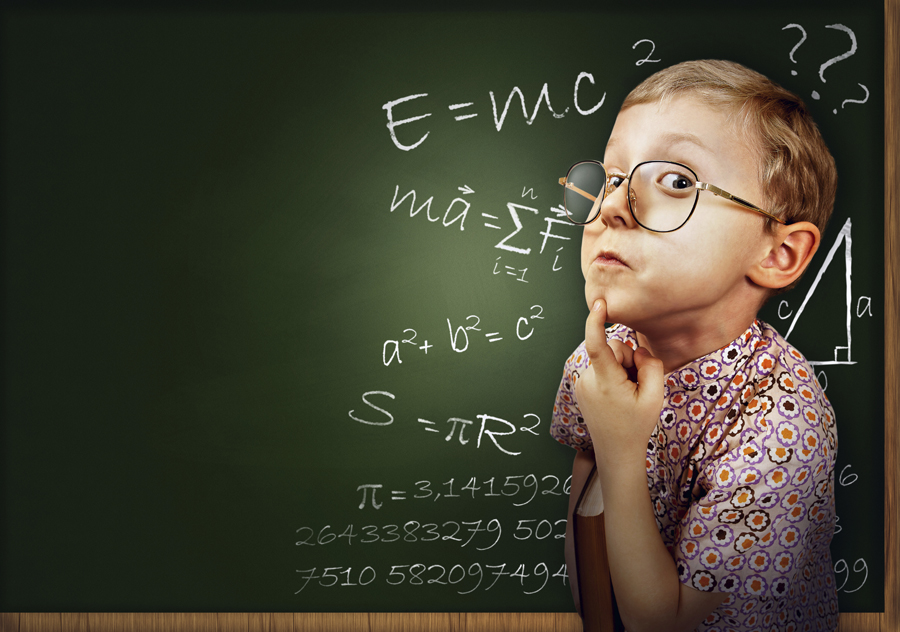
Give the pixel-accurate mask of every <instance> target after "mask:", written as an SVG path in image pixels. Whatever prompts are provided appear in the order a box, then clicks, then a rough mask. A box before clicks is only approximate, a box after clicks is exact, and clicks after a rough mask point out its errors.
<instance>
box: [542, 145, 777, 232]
mask: <svg viewBox="0 0 900 632" xmlns="http://www.w3.org/2000/svg"><path fill="white" fill-rule="evenodd" d="M651 162H662V163H665V164H669V165H677V166H679V167H682V168H684V169H687V170H688V171H690V172H691V173H692V174H693V176H694V180H695V184H694V189H696V191H695V193H694V204H693V205H692V206H691V212H690V213H688V215H687V217H686V218H685V219H684V221H683V222H681V224H679V225H678V226H676V227H675V228H670V229H668V230H656V229H655V228H650V227H649V226H645V225H644V224H642V223H641V221H640V220H639V219H638V218H637V216H636V215H635V214H634V206H633V205H632V203H633V201H634V191H632V190H631V178H632V176H633V175H634V172H635V171H637V169H638V167H640V166H641V165H646V164H648V163H651ZM584 164H594V165H597V166H599V167H600V168H601V169H603V173H605V174H606V186H605V187H603V195H602V196H601V197H600V200H599V202H598V201H597V198H596V197H595V196H593V195H591V194H590V193H588V192H587V191H583V190H582V189H579V188H578V187H576V186H575V185H574V184H572V183H571V182H569V181H568V178H569V174H570V173H572V169H574V168H575V167H577V166H578V165H584ZM613 177H618V178H622V184H624V183H625V180H627V181H628V195H627V196H626V197H627V198H628V210H629V212H630V213H631V217H632V218H633V219H634V221H635V222H637V224H638V226H640V227H641V228H645V229H647V230H649V231H651V232H654V233H672V232H675V231H676V230H678V229H679V228H682V227H683V226H684V225H685V224H687V223H688V220H689V219H691V216H693V214H694V210H695V209H696V208H697V200H699V199H700V191H709V192H710V193H712V194H713V195H717V196H718V197H721V198H724V199H726V200H730V201H732V202H736V203H737V204H739V205H740V206H742V207H744V208H746V209H747V210H750V211H754V212H756V213H759V214H760V215H764V216H765V217H768V218H769V219H772V220H775V221H776V222H778V223H779V224H787V222H786V221H784V220H783V219H781V218H778V217H775V215H773V214H772V213H770V212H768V211H764V210H763V209H761V208H759V207H758V206H756V205H755V204H752V203H751V202H748V201H747V200H745V199H743V198H739V197H738V196H736V195H734V194H732V193H729V192H728V191H725V190H724V189H721V188H719V187H717V186H715V185H714V184H710V183H708V182H700V178H699V177H698V176H697V173H696V172H695V171H694V170H693V169H691V168H690V167H688V166H687V165H685V164H682V163H680V162H675V161H673V160H645V161H643V162H639V163H638V164H636V165H635V166H634V169H632V170H631V174H629V175H625V174H624V173H619V172H611V171H610V170H609V169H607V168H606V165H604V164H603V163H602V162H600V161H599V160H581V161H579V162H576V163H575V164H574V165H572V166H571V167H569V170H568V171H567V172H566V175H565V177H563V178H560V179H559V183H560V184H561V185H562V186H563V187H564V188H566V189H568V190H570V191H574V192H575V193H577V194H578V195H581V196H583V197H585V198H587V199H589V200H591V201H592V202H594V203H595V204H597V206H598V208H597V212H596V214H595V215H594V217H592V218H591V219H589V220H588V221H586V222H576V221H575V220H574V219H572V216H571V215H570V214H569V210H568V209H567V208H566V205H565V198H564V199H563V209H564V210H565V211H566V217H567V218H568V220H569V221H570V222H572V223H573V224H577V225H578V226H587V225H588V224H590V223H592V222H594V221H596V220H597V218H598V217H600V212H599V211H600V209H599V206H600V204H603V201H604V200H605V199H606V196H608V195H610V194H611V193H612V192H613V191H615V190H616V189H617V188H618V187H613V186H612V184H611V183H610V179H611V178H613ZM619 186H622V185H621V184H620V185H619Z"/></svg>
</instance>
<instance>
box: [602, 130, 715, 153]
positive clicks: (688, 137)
mask: <svg viewBox="0 0 900 632" xmlns="http://www.w3.org/2000/svg"><path fill="white" fill-rule="evenodd" d="M660 140H661V141H662V144H664V145H669V146H671V145H678V144H681V143H690V144H692V145H696V146H697V147H699V148H700V149H702V150H704V151H706V152H709V153H713V151H712V149H710V148H709V147H707V146H706V145H705V144H704V143H703V141H702V140H700V137H699V136H697V135H696V134H691V133H690V132H669V133H668V134H663V135H662V137H661V138H660ZM617 144H618V143H616V139H615V138H610V139H609V142H608V143H606V149H605V151H606V152H608V151H609V150H610V149H612V148H614V147H615V146H616V145H617ZM651 159H652V158H651Z"/></svg>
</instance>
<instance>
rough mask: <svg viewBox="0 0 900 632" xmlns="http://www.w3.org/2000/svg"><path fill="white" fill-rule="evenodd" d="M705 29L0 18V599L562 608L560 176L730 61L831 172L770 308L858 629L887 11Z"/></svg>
mask: <svg viewBox="0 0 900 632" xmlns="http://www.w3.org/2000/svg"><path fill="white" fill-rule="evenodd" d="M717 7H718V5H707V6H706V7H704V6H703V5H699V6H695V7H692V8H691V9H690V10H682V8H679V9H678V10H675V11H670V10H667V11H658V12H638V11H634V12H632V11H628V10H624V9H617V10H612V9H609V10H607V9H606V8H604V7H603V6H599V5H598V7H597V8H596V10H594V11H593V12H575V11H568V12H558V13H543V12H524V11H523V12H458V13H438V12H418V13H416V12H400V11H391V12H368V13H365V12H361V11H354V10H342V11H340V12H334V13H328V12H318V13H301V12H295V11H289V10H284V9H283V8H280V9H277V10H272V11H263V10H260V11H256V12H248V11H215V12H214V11H204V10H201V11H175V10H172V11H150V10H143V11H113V10H104V9H102V8H97V7H93V8H91V9H83V10H62V9H59V10H56V11H52V10H47V11H41V12H29V11H27V10H26V9H15V10H13V9H9V10H7V11H5V13H4V21H3V32H2V39H3V54H2V60H3V72H2V76H3V86H2V99H3V129H2V137H3V143H2V146H3V186H2V189H3V230H2V237H3V248H2V250H3V256H4V262H3V308H2V309H3V319H2V323H3V342H2V351H3V362H4V364H3V373H2V375H3V380H2V391H3V392H2V402H3V414H2V454H0V463H2V473H3V474H2V484H3V486H2V494H0V503H2V542H0V609H2V610H6V611H60V610H62V611H204V610H208V611H418V610H425V611H427V610H434V611H450V612H458V611H490V610H496V611H530V612H538V611H571V610H572V609H573V606H572V602H571V597H570V594H569V588H568V585H567V584H566V583H565V581H564V579H563V576H564V575H565V573H564V570H563V551H562V542H563V541H562V539H561V537H562V534H563V532H564V518H565V508H566V504H567V497H566V492H567V491H568V485H567V478H568V475H569V473H570V471H571V460H572V456H573V454H572V452H571V450H569V449H568V448H564V447H562V446H560V445H558V444H557V443H555V442H554V441H553V440H552V439H551V438H550V437H549V435H548V427H549V421H550V413H551V409H552V404H553V399H554V396H555V393H556V388H557V386H558V384H559V379H560V376H561V371H562V365H563V362H564V360H565V359H566V357H567V356H568V354H569V353H570V352H571V351H572V350H573V349H574V348H575V347H576V346H577V345H578V343H579V342H580V341H581V339H582V338H583V331H584V318H585V316H586V313H587V309H586V307H585V305H584V298H583V281H582V278H581V273H580V268H579V244H580V233H579V230H580V229H578V228H576V227H574V226H571V225H568V224H567V223H565V222H564V221H562V220H561V218H560V216H559V213H558V208H559V204H560V203H561V193H560V188H559V186H558V184H557V179H558V178H559V177H560V176H562V175H565V172H566V169H567V168H568V166H569V165H570V164H572V163H573V162H575V161H577V160H580V159H585V158H600V157H602V153H603V147H604V145H605V142H606V138H607V137H608V135H609V132H610V129H611V127H612V124H613V121H614V119H615V116H616V113H617V110H618V106H619V104H620V103H621V101H622V99H623V98H624V97H625V95H626V94H627V92H628V91H629V90H630V89H631V88H633V87H634V86H635V85H636V84H637V83H638V82H640V81H641V80H642V79H643V78H645V77H647V76H648V75H650V74H651V73H653V72H654V71H656V70H657V69H659V68H662V67H664V66H666V65H670V64H674V63H677V62H679V61H682V60H686V59H695V58H726V59H732V60H735V61H738V62H741V63H744V64H746V65H749V66H751V67H753V68H755V69H757V70H759V71H761V72H763V73H764V74H766V75H768V76H770V77H772V78H773V79H775V80H776V81H778V82H780V83H782V84H784V85H785V86H787V87H788V88H791V89H793V90H794V91H796V92H798V93H799V94H800V95H801V96H803V97H804V98H805V99H806V101H807V103H808V104H809V105H810V107H811V108H812V110H813V113H814V116H815V118H816V120H817V121H818V122H819V124H820V126H821V128H822V130H823V133H824V135H825V138H826V141H827V142H828V144H829V146H830V147H831V149H832V151H833V153H834V155H835V157H836V160H837V164H838V170H839V174H840V190H839V194H838V200H837V207H836V211H835V215H834V218H833V220H832V222H831V225H830V227H829V229H828V231H827V232H826V234H825V235H824V238H823V242H822V248H821V249H820V251H819V253H818V254H817V256H816V258H815V260H814V261H813V263H812V266H811V268H810V270H809V272H808V273H807V275H806V276H805V277H804V280H803V281H802V282H801V284H800V285H799V287H797V288H796V289H795V290H793V291H792V292H790V293H788V294H785V295H783V296H779V297H777V298H776V299H775V300H773V301H772V302H771V303H770V304H769V305H767V306H766V308H765V309H764V313H763V314H762V316H763V318H764V319H766V320H767V321H769V322H770V323H772V324H773V325H775V326H776V327H777V328H779V330H780V331H781V332H782V333H783V334H786V333H787V332H788V331H790V335H789V340H790V341H791V342H792V343H795V344H796V345H797V346H798V347H799V348H800V349H801V350H803V351H804V353H805V354H806V355H807V356H808V357H809V358H810V359H812V360H814V361H815V362H817V363H819V364H817V366H816V370H817V372H819V377H820V380H821V381H822V382H823V384H824V383H826V382H827V393H828V395H829V397H830V398H831V400H832V402H833V404H834V407H835V409H836V411H837V417H838V424H839V437H840V439H839V441H840V448H839V465H838V473H837V479H838V481H839V485H838V492H837V493H838V496H837V503H838V505H837V506H838V514H839V516H840V519H839V525H840V531H839V533H838V534H837V535H836V537H835V539H834V543H833V552H834V559H835V561H836V562H837V563H838V565H839V568H838V584H839V586H840V587H841V592H840V604H841V609H842V611H881V610H883V609H884V596H883V587H884V566H883V554H882V551H883V511H884V504H883V486H884V471H883V456H882V455H883V449H882V445H883V444H882V437H883V416H884V411H883V382H882V369H881V367H882V362H883V352H882V344H883V324H882V322H883V321H882V315H883V313H884V310H883V305H884V294H883V289H882V287H883V271H882V263H883V250H882V234H883V228H882V226H883V210H882V209H883V194H882V190H883V189H882V173H883V136H882V130H883V123H882V121H883V77H882V72H883V63H882V54H883V26H882V25H883V21H882V20H883V18H882V5H881V4H880V3H872V2H862V3H859V2H858V3H854V4H853V6H852V7H846V8H828V7H827V6H826V7H820V8H815V9H812V8H801V7H795V8H793V9H786V8H783V7H781V8H779V7H778V6H777V5H774V4H772V3H768V4H766V5H765V9H766V10H760V9H759V8H758V7H754V6H749V7H742V8H737V7H736V8H733V9H731V8H727V9H725V8H717ZM836 25H840V26H841V28H837V26H836ZM851 49H852V54H850V55H846V54H847V53H849V52H851ZM841 55H844V58H843V59H840V60H838V61H832V63H830V64H827V63H826V62H829V60H833V59H834V58H835V57H838V56H841ZM823 68H824V70H823ZM391 121H393V123H394V125H393V127H392V126H391V125H389V123H390V122H391ZM392 134H393V135H392ZM851 272H852V275H851ZM820 273H821V274H820ZM807 299H808V300H807ZM841 564H843V566H840V565H841Z"/></svg>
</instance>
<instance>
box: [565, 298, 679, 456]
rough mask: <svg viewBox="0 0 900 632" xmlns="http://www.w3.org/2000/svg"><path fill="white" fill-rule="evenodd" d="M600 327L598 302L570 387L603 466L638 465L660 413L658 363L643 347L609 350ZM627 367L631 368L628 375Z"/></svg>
mask: <svg viewBox="0 0 900 632" xmlns="http://www.w3.org/2000/svg"><path fill="white" fill-rule="evenodd" d="M605 322H606V301H604V300H603V299H598V300H597V302H595V303H594V308H593V309H592V310H591V313H590V315H588V318H587V323H586V326H585V335H584V338H585V347H586V348H587V352H588V356H589V357H590V359H591V365H590V366H589V367H588V368H587V369H586V370H585V371H584V372H583V373H582V374H581V377H580V378H579V379H578V381H577V382H576V383H575V396H576V398H577V400H578V407H579V408H580V409H581V412H582V414H583V415H584V420H585V423H586V424H587V427H588V430H589V431H590V433H591V439H592V441H593V444H594V449H595V450H597V451H598V452H600V453H601V454H602V455H603V461H604V462H605V463H607V464H609V465H615V464H623V465H624V464H626V463H632V464H633V463H634V462H635V461H636V460H637V461H638V462H641V463H643V456H644V454H645V453H646V451H647V440H648V439H649V438H650V434H651V433H652V432H653V428H654V427H655V426H656V424H657V422H658V421H659V412H660V410H662V399H663V375H664V373H663V364H662V361H661V360H660V359H658V358H655V357H653V356H652V355H650V352H649V351H647V350H646V349H644V348H643V347H641V348H638V349H637V350H635V351H634V352H631V348H630V347H628V346H627V345H621V346H620V345H615V347H616V348H615V350H614V349H613V347H612V346H611V345H610V344H609V343H607V340H606V330H605V329H604V323H605ZM626 349H627V351H626ZM629 365H633V367H634V369H636V373H635V371H634V369H632V371H631V373H632V375H631V376H629V371H628V370H627V368H628V367H629ZM635 377H636V378H637V379H636V381H635V379H634V378H635ZM598 462H600V459H598Z"/></svg>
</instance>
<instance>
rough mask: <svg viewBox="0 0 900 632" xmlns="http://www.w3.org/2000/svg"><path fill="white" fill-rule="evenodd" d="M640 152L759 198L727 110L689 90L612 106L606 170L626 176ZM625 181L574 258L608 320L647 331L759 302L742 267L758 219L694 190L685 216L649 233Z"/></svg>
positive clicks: (752, 254) (711, 319)
mask: <svg viewBox="0 0 900 632" xmlns="http://www.w3.org/2000/svg"><path fill="white" fill-rule="evenodd" d="M647 160H668V161H674V162H680V163H682V164H685V165H687V166H689V167H691V168H692V169H693V170H694V171H695V172H696V173H697V176H698V177H699V179H700V181H701V182H707V183H710V184H713V185H716V186H718V187H720V188H722V189H725V190H726V191H729V192H731V193H733V194H734V195H736V196H739V197H742V198H744V199H746V200H749V201H751V202H753V203H755V204H763V195H762V191H761V187H760V184H759V180H758V169H759V167H758V164H757V159H756V155H755V154H754V152H752V151H751V150H750V149H749V148H748V145H747V143H746V142H745V141H744V140H743V139H742V138H741V137H740V136H738V135H737V134H735V132H734V128H733V127H732V125H731V124H730V121H729V118H728V116H727V115H726V114H724V113H722V112H720V111H718V110H716V109H713V108H711V107H709V106H707V105H705V104H704V103H703V102H702V101H701V100H699V99H697V98H696V97H692V96H683V97H679V98H676V99H673V100H672V101H671V102H670V103H668V104H667V105H661V104H658V103H650V104H644V105H636V106H632V107H631V108H628V109H627V110H625V111H623V112H620V113H619V116H618V118H617V119H616V124H615V126H614V127H613V131H612V134H611V135H610V139H609V143H608V144H607V148H606V154H605V156H604V159H603V163H604V164H605V165H606V167H607V170H608V171H611V172H612V171H616V172H620V173H625V174H630V173H631V170H632V169H633V168H634V166H635V165H636V164H638V163H640V162H643V161H647ZM627 189H628V187H627V183H626V184H623V185H622V186H620V187H619V188H618V189H615V190H614V191H613V192H612V193H611V194H610V195H608V196H607V198H606V199H605V200H604V201H603V205H602V206H601V212H600V217H598V218H597V220H595V221H594V222H593V223H591V224H588V225H587V226H585V227H584V235H583V239H582V245H581V266H582V272H583V273H584V279H585V298H586V299H587V303H588V306H590V305H592V304H593V302H594V301H595V300H596V299H598V298H604V299H606V302H607V309H608V317H607V320H609V321H612V322H618V323H623V324H625V325H628V326H630V327H632V328H634V329H636V330H637V331H639V332H642V333H645V334H649V333H650V332H651V331H652V332H655V333H666V332H671V333H675V332H678V331H684V332H685V333H687V332H688V331H690V330H691V329H693V328H697V327H699V328H702V327H709V326H713V327H716V325H718V326H719V327H721V323H722V322H724V321H723V319H725V320H734V319H735V318H742V317H743V313H739V311H740V310H741V309H742V307H741V306H743V305H744V304H745V303H748V304H754V301H757V300H758V298H756V295H755V294H754V292H755V291H756V290H755V289H754V288H755V286H754V285H753V284H752V282H751V281H750V280H749V279H747V278H746V272H747V270H748V269H749V267H750V266H751V265H752V264H754V263H757V262H758V259H761V258H762V256H763V253H764V250H765V243H766V242H765V240H764V236H765V235H764V230H763V221H764V220H763V218H762V217H761V216H760V215H758V214H757V213H753V212H749V211H746V210H742V209H741V207H740V206H738V205H737V204H735V203H733V202H729V201H727V200H724V199H722V198H719V197H718V196H715V195H713V194H712V193H709V192H701V193H700V197H699V199H698V201H697V207H696V209H695V211H694V214H693V215H692V216H691V218H690V220H689V221H688V222H687V224H685V225H684V226H683V227H682V228H680V229H679V230H677V231H675V232H671V233H654V232H651V231H648V230H646V229H644V228H642V227H641V226H639V225H638V224H637V223H636V222H635V221H634V218H633V217H632V215H631V213H630V211H629V209H628V202H627V200H626V196H627V193H628V192H627ZM605 254H606V255H615V257H617V258H618V259H620V262H619V261H615V260H614V259H611V258H609V257H604V256H603V255H605ZM623 264H624V265H623ZM751 297H752V299H751ZM736 310H738V311H736ZM744 311H746V310H744ZM754 313H755V312H754ZM746 324H747V323H744V325H746Z"/></svg>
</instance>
